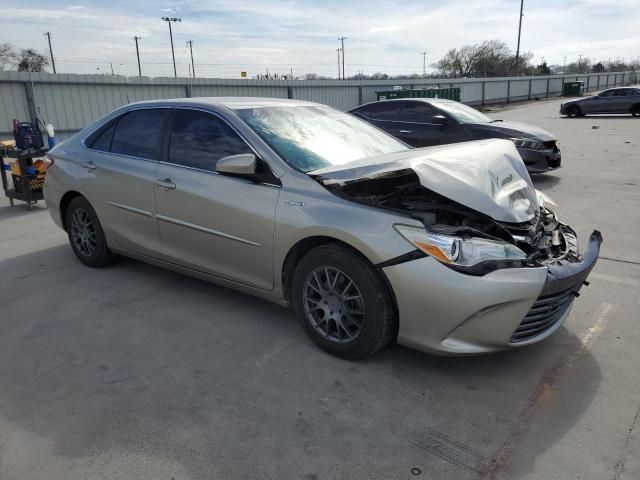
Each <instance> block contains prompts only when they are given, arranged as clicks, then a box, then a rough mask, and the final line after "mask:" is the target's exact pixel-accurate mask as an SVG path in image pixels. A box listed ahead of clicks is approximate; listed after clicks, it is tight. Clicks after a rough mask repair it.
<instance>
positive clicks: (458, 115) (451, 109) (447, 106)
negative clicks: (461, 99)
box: [437, 102, 491, 123]
mask: <svg viewBox="0 0 640 480" xmlns="http://www.w3.org/2000/svg"><path fill="white" fill-rule="evenodd" d="M437 106H438V108H440V109H442V110H444V111H445V112H447V113H448V114H449V115H451V116H452V117H453V118H455V119H456V120H457V121H458V122H460V123H490V122H491V119H490V118H489V117H487V116H486V115H485V114H484V113H480V112H479V111H478V110H476V109H474V108H471V107H467V106H466V105H464V104H462V103H458V102H438V104H437Z"/></svg>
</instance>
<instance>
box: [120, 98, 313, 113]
mask: <svg viewBox="0 0 640 480" xmlns="http://www.w3.org/2000/svg"><path fill="white" fill-rule="evenodd" d="M185 104H188V105H200V106H214V107H226V108H230V109H232V110H237V109H243V108H261V107H302V106H320V104H319V103H314V102H306V101H303V100H290V99H287V98H266V97H191V98H172V99H164V100H147V101H143V102H135V103H132V104H131V105H136V106H142V105H164V106H166V105H185Z"/></svg>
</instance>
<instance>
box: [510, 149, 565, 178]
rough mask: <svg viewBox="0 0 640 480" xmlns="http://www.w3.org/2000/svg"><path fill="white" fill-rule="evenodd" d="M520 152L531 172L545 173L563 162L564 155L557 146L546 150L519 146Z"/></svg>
mask: <svg viewBox="0 0 640 480" xmlns="http://www.w3.org/2000/svg"><path fill="white" fill-rule="evenodd" d="M518 152H519V153H520V156H521V157H522V160H523V161H524V164H525V166H526V167H527V171H528V172H529V173H545V172H548V171H549V170H555V169H556V168H560V164H561V163H562V155H561V153H560V149H559V148H558V147H557V146H553V147H550V148H545V149H544V150H534V149H531V148H523V147H518Z"/></svg>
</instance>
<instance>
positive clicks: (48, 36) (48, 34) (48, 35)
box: [44, 32, 56, 73]
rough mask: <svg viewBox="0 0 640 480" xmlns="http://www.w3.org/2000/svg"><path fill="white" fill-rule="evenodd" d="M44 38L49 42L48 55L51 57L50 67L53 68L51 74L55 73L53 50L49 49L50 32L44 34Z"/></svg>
mask: <svg viewBox="0 0 640 480" xmlns="http://www.w3.org/2000/svg"><path fill="white" fill-rule="evenodd" d="M44 36H45V37H47V40H49V55H50V56H51V67H52V68H53V73H56V61H55V60H54V59H53V49H52V48H51V32H45V33H44Z"/></svg>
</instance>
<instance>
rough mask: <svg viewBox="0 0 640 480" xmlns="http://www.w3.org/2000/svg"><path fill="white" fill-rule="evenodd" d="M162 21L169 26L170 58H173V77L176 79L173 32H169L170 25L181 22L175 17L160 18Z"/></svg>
mask: <svg viewBox="0 0 640 480" xmlns="http://www.w3.org/2000/svg"><path fill="white" fill-rule="evenodd" d="M162 20H164V21H165V22H167V23H168V24H169V38H171V58H173V76H174V77H178V71H177V70H176V54H175V52H174V51H173V32H172V31H171V23H172V22H173V23H175V22H181V21H182V19H181V18H176V17H162Z"/></svg>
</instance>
